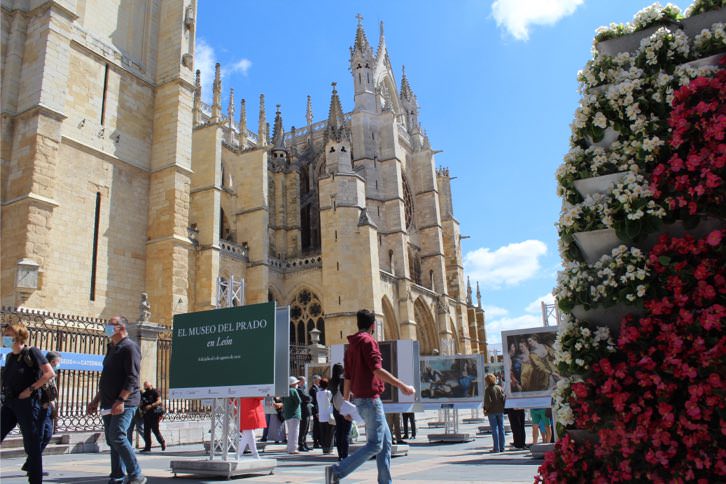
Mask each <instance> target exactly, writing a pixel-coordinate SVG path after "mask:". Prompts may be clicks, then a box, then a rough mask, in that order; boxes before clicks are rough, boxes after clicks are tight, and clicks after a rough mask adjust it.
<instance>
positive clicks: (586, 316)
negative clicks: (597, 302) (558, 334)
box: [572, 303, 644, 335]
mask: <svg viewBox="0 0 726 484" xmlns="http://www.w3.org/2000/svg"><path fill="white" fill-rule="evenodd" d="M643 313H644V310H643V307H642V306H641V305H631V304H622V303H620V304H615V305H613V306H609V307H603V306H597V307H594V308H590V309H585V307H584V306H581V305H577V306H575V307H574V308H572V315H573V316H575V317H576V318H577V319H579V320H580V321H584V322H587V323H590V324H591V325H593V326H606V327H607V328H608V329H610V333H611V334H613V335H617V334H618V332H619V331H620V321H622V319H623V318H624V317H625V316H627V315H628V314H632V315H633V316H640V315H642V314H643Z"/></svg>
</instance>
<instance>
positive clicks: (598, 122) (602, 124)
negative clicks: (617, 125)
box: [592, 111, 608, 129]
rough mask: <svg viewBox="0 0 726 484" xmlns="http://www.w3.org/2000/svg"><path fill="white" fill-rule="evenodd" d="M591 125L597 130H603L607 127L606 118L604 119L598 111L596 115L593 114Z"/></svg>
mask: <svg viewBox="0 0 726 484" xmlns="http://www.w3.org/2000/svg"><path fill="white" fill-rule="evenodd" d="M592 124H594V125H595V126H597V127H598V128H601V129H605V128H607V127H608V118H606V117H605V115H604V114H603V113H602V112H600V111H598V112H597V114H595V118H593V120H592Z"/></svg>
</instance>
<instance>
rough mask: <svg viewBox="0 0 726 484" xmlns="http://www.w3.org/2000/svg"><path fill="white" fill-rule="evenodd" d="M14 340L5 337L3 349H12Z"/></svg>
mask: <svg viewBox="0 0 726 484" xmlns="http://www.w3.org/2000/svg"><path fill="white" fill-rule="evenodd" d="M14 340H15V338H13V337H12V336H3V348H12V347H13V342H14Z"/></svg>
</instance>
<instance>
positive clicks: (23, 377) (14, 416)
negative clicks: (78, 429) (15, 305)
mask: <svg viewBox="0 0 726 484" xmlns="http://www.w3.org/2000/svg"><path fill="white" fill-rule="evenodd" d="M29 337H30V333H29V332H28V327H27V326H26V325H25V324H24V323H21V322H15V323H10V324H9V325H8V326H6V327H5V329H4V330H3V338H2V345H3V347H4V348H9V349H10V353H8V355H7V356H6V359H5V367H4V368H3V371H2V407H0V442H2V441H3V440H5V437H6V436H7V435H8V434H9V433H10V431H11V430H12V429H14V428H15V426H16V425H18V426H20V433H21V435H22V437H23V448H24V449H25V453H26V454H27V456H28V458H27V461H26V466H25V467H26V469H25V470H26V471H27V473H28V482H30V483H31V484H36V483H40V482H43V474H44V473H43V453H42V448H41V447H42V443H41V440H42V435H43V434H42V429H41V425H42V424H43V423H44V421H45V418H44V414H43V412H44V410H43V408H42V404H41V401H40V398H41V392H40V388H41V387H42V386H43V385H45V384H46V383H47V382H49V381H50V380H51V378H53V377H54V376H55V372H54V371H53V367H52V366H51V365H50V363H48V360H47V359H46V358H45V356H43V354H42V353H41V352H40V350H39V349H38V348H35V347H32V346H28V345H27V343H28V338H29Z"/></svg>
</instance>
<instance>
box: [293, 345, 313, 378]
mask: <svg viewBox="0 0 726 484" xmlns="http://www.w3.org/2000/svg"><path fill="white" fill-rule="evenodd" d="M311 360H312V356H311V355H310V351H309V350H308V347H307V346H303V345H290V375H304V374H305V364H306V363H310V361H311Z"/></svg>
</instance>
